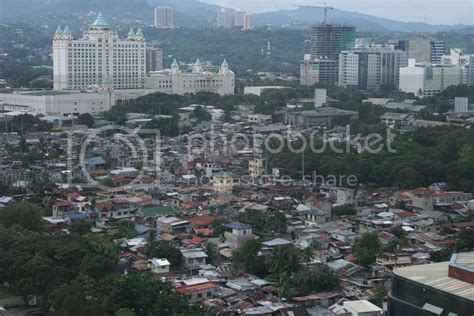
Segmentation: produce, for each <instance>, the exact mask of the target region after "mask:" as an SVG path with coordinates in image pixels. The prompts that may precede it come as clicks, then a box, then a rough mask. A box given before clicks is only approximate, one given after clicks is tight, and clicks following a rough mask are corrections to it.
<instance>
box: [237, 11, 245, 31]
mask: <svg viewBox="0 0 474 316" xmlns="http://www.w3.org/2000/svg"><path fill="white" fill-rule="evenodd" d="M246 14H247V12H246V11H243V10H237V11H235V23H234V25H235V26H237V27H243V26H244V18H245V15H246Z"/></svg>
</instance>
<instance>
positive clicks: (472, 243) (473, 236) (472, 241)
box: [456, 228, 474, 251]
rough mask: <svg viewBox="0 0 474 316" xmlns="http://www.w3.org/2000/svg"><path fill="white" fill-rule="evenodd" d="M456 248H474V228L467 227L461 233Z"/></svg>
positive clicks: (469, 249)
mask: <svg viewBox="0 0 474 316" xmlns="http://www.w3.org/2000/svg"><path fill="white" fill-rule="evenodd" d="M456 248H457V250H458V251H472V250H474V229H472V228H467V229H465V230H463V231H462V232H461V233H460V234H459V241H458V243H457V245H456Z"/></svg>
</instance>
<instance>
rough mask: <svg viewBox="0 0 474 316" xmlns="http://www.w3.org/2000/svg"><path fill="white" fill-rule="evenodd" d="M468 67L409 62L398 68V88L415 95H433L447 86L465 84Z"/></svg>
mask: <svg viewBox="0 0 474 316" xmlns="http://www.w3.org/2000/svg"><path fill="white" fill-rule="evenodd" d="M467 70H468V67H467V66H454V65H425V64H416V65H413V64H412V63H410V66H409V67H404V68H400V85H399V87H400V90H401V91H404V92H407V93H413V94H415V96H433V95H435V94H437V93H440V92H441V91H443V90H445V89H446V88H447V87H449V86H453V85H460V84H467V82H468V71H467Z"/></svg>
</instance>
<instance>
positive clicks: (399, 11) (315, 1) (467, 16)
mask: <svg viewBox="0 0 474 316" xmlns="http://www.w3.org/2000/svg"><path fill="white" fill-rule="evenodd" d="M201 1H202V2H207V3H213V4H217V5H220V6H223V7H228V8H234V9H244V10H247V11H250V12H253V13H257V12H266V11H275V10H279V9H290V8H292V7H294V6H296V5H314V6H322V4H323V2H325V1H326V3H327V5H328V6H333V7H336V8H337V9H341V10H344V11H356V12H359V13H365V14H370V15H375V16H379V17H384V18H389V19H394V20H398V21H410V22H411V21H416V22H423V21H424V19H425V15H426V16H427V21H428V23H430V24H457V23H463V24H474V0H320V1H319V0H201Z"/></svg>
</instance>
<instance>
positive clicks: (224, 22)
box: [217, 8, 230, 28]
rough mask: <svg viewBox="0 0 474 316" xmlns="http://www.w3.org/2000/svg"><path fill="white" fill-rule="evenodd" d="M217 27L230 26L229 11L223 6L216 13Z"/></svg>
mask: <svg viewBox="0 0 474 316" xmlns="http://www.w3.org/2000/svg"><path fill="white" fill-rule="evenodd" d="M217 27H225V28H227V27H230V19H229V12H228V11H227V10H226V9H224V8H222V9H221V11H219V13H217Z"/></svg>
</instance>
